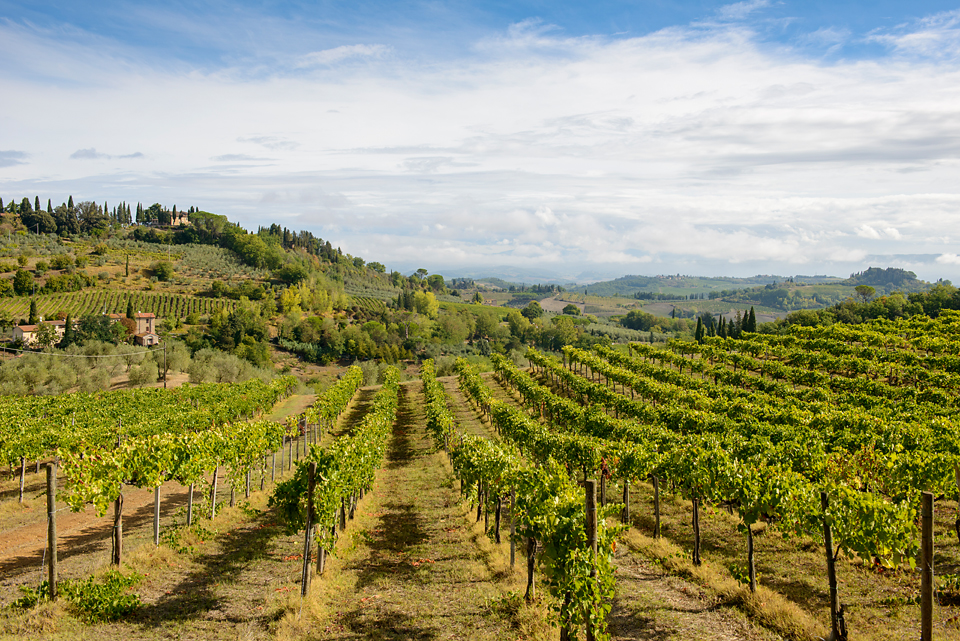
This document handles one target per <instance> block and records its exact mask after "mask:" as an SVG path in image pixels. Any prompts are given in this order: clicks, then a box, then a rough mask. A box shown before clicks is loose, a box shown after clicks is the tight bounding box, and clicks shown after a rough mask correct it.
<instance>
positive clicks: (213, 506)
mask: <svg viewBox="0 0 960 641" xmlns="http://www.w3.org/2000/svg"><path fill="white" fill-rule="evenodd" d="M219 475H220V466H219V465H218V466H216V467H215V468H213V488H211V490H210V520H211V521H212V520H213V518H214V517H215V516H216V515H217V477H218V476H219Z"/></svg>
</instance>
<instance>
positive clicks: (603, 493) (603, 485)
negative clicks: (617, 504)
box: [600, 474, 607, 507]
mask: <svg viewBox="0 0 960 641" xmlns="http://www.w3.org/2000/svg"><path fill="white" fill-rule="evenodd" d="M600 505H602V506H604V507H606V505H607V475H606V474H601V475H600Z"/></svg>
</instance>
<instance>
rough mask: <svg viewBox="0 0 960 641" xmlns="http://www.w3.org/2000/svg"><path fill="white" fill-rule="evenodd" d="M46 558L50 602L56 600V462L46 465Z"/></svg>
mask: <svg viewBox="0 0 960 641" xmlns="http://www.w3.org/2000/svg"><path fill="white" fill-rule="evenodd" d="M47 556H49V557H50V566H49V575H48V576H47V580H48V581H49V582H50V600H51V601H56V600H57V462H56V460H54V461H53V462H51V463H50V464H48V465H47Z"/></svg>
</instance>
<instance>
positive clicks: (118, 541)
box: [110, 492, 123, 565]
mask: <svg viewBox="0 0 960 641" xmlns="http://www.w3.org/2000/svg"><path fill="white" fill-rule="evenodd" d="M122 555H123V493H122V492H121V493H120V494H119V495H118V496H117V500H116V501H114V502H113V556H112V558H111V559H110V563H112V564H113V565H120V559H121V557H122Z"/></svg>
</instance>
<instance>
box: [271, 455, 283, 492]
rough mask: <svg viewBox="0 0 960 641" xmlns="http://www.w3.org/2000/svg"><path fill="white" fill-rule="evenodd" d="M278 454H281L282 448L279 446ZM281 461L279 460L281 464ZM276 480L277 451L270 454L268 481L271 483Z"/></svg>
mask: <svg viewBox="0 0 960 641" xmlns="http://www.w3.org/2000/svg"><path fill="white" fill-rule="evenodd" d="M280 456H283V449H282V446H281V449H280ZM282 463H283V461H282V460H281V464H282ZM276 480H277V453H276V452H273V453H271V454H270V482H271V483H273V482H274V481H276Z"/></svg>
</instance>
